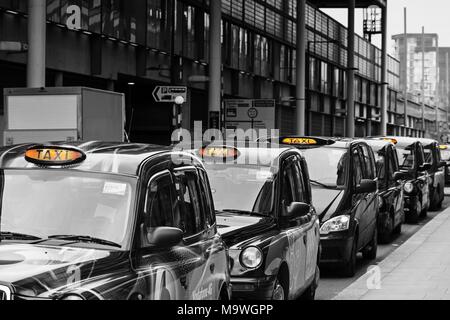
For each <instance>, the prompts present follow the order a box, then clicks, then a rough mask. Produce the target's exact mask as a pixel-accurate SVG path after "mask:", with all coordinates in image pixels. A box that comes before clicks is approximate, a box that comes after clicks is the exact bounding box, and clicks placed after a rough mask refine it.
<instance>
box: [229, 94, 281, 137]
mask: <svg viewBox="0 0 450 320" xmlns="http://www.w3.org/2000/svg"><path fill="white" fill-rule="evenodd" d="M225 121H226V128H227V129H244V130H248V129H268V130H271V129H275V100H271V99H267V100H265V99H259V100H251V99H244V100H225Z"/></svg>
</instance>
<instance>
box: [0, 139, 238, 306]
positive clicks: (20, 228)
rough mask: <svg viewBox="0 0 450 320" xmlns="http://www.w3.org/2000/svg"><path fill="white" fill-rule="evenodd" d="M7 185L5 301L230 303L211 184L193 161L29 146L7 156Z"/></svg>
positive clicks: (114, 150)
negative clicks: (213, 301)
mask: <svg viewBox="0 0 450 320" xmlns="http://www.w3.org/2000/svg"><path fill="white" fill-rule="evenodd" d="M174 155H176V157H174ZM180 159H181V160H185V161H184V162H180V161H179V160H180ZM173 160H177V161H173ZM184 163H189V165H188V166H187V165H185V164H184ZM0 184H1V191H0V192H1V198H2V201H1V204H0V206H1V211H0V298H1V299H2V300H214V299H229V298H230V294H231V292H230V285H229V268H228V266H229V259H228V255H227V251H226V247H225V244H224V243H223V241H222V239H221V237H220V235H219V234H218V232H217V225H216V218H215V214H214V206H213V203H212V196H211V193H210V189H209V184H208V179H207V175H206V172H205V170H204V167H203V165H202V163H201V161H200V160H199V159H197V158H195V157H193V156H192V155H190V154H187V153H180V152H172V150H170V149H168V148H164V147H158V146H150V145H140V144H114V143H101V142H90V143H75V144H71V145H67V144H57V143H56V144H50V145H45V146H44V145H20V146H15V147H11V148H7V149H1V150H0Z"/></svg>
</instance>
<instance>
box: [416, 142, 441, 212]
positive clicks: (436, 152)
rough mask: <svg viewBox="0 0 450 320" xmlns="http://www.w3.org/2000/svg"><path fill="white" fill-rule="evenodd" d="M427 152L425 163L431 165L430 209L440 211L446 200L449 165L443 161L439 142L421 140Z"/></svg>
mask: <svg viewBox="0 0 450 320" xmlns="http://www.w3.org/2000/svg"><path fill="white" fill-rule="evenodd" d="M419 141H420V142H421V143H422V145H423V148H424V151H425V162H426V163H429V164H431V168H430V169H429V170H428V174H429V176H430V179H429V183H430V185H429V187H430V209H431V210H439V209H440V208H441V207H442V203H443V202H444V199H445V192H444V189H445V168H446V166H447V163H446V162H445V161H442V159H441V150H440V148H439V142H437V141H436V140H431V139H420V140H419Z"/></svg>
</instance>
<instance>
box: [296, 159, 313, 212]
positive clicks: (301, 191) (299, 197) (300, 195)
mask: <svg viewBox="0 0 450 320" xmlns="http://www.w3.org/2000/svg"><path fill="white" fill-rule="evenodd" d="M293 172H294V178H295V181H294V183H295V185H296V188H295V190H294V191H296V200H295V202H303V203H309V201H308V191H307V189H306V185H305V181H304V179H303V175H302V169H301V166H300V162H299V161H296V162H295V163H294V165H293Z"/></svg>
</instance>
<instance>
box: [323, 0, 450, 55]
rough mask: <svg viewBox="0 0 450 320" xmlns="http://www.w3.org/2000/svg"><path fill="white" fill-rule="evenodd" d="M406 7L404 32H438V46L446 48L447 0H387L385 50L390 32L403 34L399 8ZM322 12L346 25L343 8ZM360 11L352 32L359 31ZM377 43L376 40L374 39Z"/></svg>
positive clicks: (449, 42)
mask: <svg viewBox="0 0 450 320" xmlns="http://www.w3.org/2000/svg"><path fill="white" fill-rule="evenodd" d="M404 7H406V8H407V12H408V13H407V15H408V32H409V33H421V32H422V26H424V27H425V32H426V33H437V34H438V35H439V46H441V47H450V18H449V15H450V0H388V34H389V46H388V51H389V52H390V53H393V47H394V45H393V41H392V40H391V39H392V35H394V34H399V33H403V29H404V27H403V21H404V18H403V8H404ZM324 11H325V12H326V13H327V14H329V15H330V16H332V17H333V18H335V19H336V20H338V21H339V22H340V23H342V24H343V25H347V11H346V10H341V9H327V10H325V9H324ZM362 26H363V15H362V10H357V13H356V31H357V32H358V33H359V34H361V35H362V33H363V27H362ZM374 44H376V45H379V44H380V39H379V37H378V39H376V40H374Z"/></svg>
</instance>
